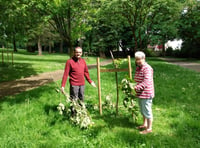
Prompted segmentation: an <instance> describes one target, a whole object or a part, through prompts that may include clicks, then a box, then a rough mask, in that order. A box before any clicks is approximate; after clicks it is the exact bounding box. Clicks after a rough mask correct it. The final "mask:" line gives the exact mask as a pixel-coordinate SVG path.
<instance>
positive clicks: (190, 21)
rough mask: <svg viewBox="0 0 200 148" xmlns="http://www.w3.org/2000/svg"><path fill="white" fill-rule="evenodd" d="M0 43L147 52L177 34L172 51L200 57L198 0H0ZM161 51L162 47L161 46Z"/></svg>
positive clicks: (61, 49)
mask: <svg viewBox="0 0 200 148" xmlns="http://www.w3.org/2000/svg"><path fill="white" fill-rule="evenodd" d="M0 7H1V9H0V13H1V16H0V46H1V47H13V50H14V51H17V48H26V49H27V50H28V51H31V52H34V51H36V50H37V51H38V54H39V55H41V54H42V51H44V50H46V51H49V52H50V53H51V52H55V51H56V52H60V53H62V52H68V53H69V54H72V51H73V48H74V46H82V47H83V48H84V51H87V52H88V53H98V54H99V53H107V52H109V50H117V49H118V48H119V47H120V48H121V49H122V50H123V53H124V54H127V53H134V52H135V51H136V50H143V51H145V52H147V46H148V45H155V44H158V45H164V43H166V42H167V41H168V40H173V39H175V38H181V39H182V40H183V46H182V50H181V51H180V52H177V53H174V55H176V56H184V57H188V56H190V57H200V49H199V47H200V46H199V45H200V27H199V26H200V9H199V7H200V2H199V1H198V0H112V1H110V0H81V1H80V0H6V1H3V0H0ZM162 47H163V49H162V51H163V55H165V51H166V49H165V47H164V46H162Z"/></svg>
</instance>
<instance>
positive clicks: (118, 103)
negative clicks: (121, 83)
mask: <svg viewBox="0 0 200 148" xmlns="http://www.w3.org/2000/svg"><path fill="white" fill-rule="evenodd" d="M115 78H116V88H117V102H116V115H118V104H119V88H118V76H117V72H115Z"/></svg>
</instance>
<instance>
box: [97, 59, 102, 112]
mask: <svg viewBox="0 0 200 148" xmlns="http://www.w3.org/2000/svg"><path fill="white" fill-rule="evenodd" d="M97 79H98V94H99V113H100V115H102V105H101V80H100V62H99V58H97Z"/></svg>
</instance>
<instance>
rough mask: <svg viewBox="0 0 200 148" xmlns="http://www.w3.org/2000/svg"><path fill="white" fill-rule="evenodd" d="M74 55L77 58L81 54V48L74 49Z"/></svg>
mask: <svg viewBox="0 0 200 148" xmlns="http://www.w3.org/2000/svg"><path fill="white" fill-rule="evenodd" d="M74 56H75V57H76V58H78V59H79V58H80V57H81V56H82V49H81V48H76V49H75V51H74Z"/></svg>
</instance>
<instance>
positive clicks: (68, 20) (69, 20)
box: [67, 0, 74, 57]
mask: <svg viewBox="0 0 200 148" xmlns="http://www.w3.org/2000/svg"><path fill="white" fill-rule="evenodd" d="M69 2H70V3H71V0H69ZM70 6H71V5H70V4H69V5H68V7H69V8H68V12H67V23H68V35H69V49H70V50H69V52H70V53H69V55H70V57H72V56H73V53H74V50H73V47H72V37H71V31H72V29H71V7H70Z"/></svg>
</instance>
